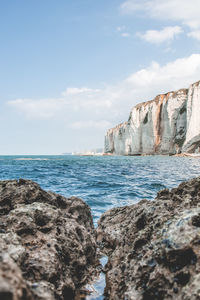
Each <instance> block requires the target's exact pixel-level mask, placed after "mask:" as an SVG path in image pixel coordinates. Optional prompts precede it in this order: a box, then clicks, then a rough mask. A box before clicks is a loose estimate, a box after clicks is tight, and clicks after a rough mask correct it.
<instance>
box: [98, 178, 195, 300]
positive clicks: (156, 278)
mask: <svg viewBox="0 0 200 300" xmlns="http://www.w3.org/2000/svg"><path fill="white" fill-rule="evenodd" d="M97 232H98V241H99V245H100V247H101V249H102V251H103V253H105V254H107V255H108V263H107V265H106V268H105V271H106V294H105V295H106V297H105V299H109V300H122V299H124V300H162V299H176V300H199V299H200V177H199V178H197V179H193V180H191V181H189V182H185V183H182V184H180V185H179V186H178V188H174V189H172V190H168V189H165V190H162V191H160V192H159V193H158V194H157V198H156V199H155V200H154V201H147V200H142V201H141V202H139V203H138V204H135V205H132V206H126V207H122V208H114V209H112V210H110V211H108V212H106V213H104V214H103V215H102V217H101V219H100V221H99V226H98V229H97Z"/></svg>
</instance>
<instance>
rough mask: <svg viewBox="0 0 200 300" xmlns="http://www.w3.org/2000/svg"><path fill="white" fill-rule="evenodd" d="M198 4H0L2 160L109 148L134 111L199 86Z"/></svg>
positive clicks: (87, 0)
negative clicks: (110, 134)
mask: <svg viewBox="0 0 200 300" xmlns="http://www.w3.org/2000/svg"><path fill="white" fill-rule="evenodd" d="M199 15H200V2H199V0H190V1H188V0H168V1H164V0H159V1H158V0H140V1H137V0H128V1H125V0H109V1H108V0H101V1H99V0H76V1H69V0H59V1H55V0H42V1H41V0H29V1H27V0H10V1H1V2H0V41H1V43H0V45H1V46H0V70H1V72H0V111H1V113H0V126H1V128H2V130H1V145H0V154H2V155H6V154H61V153H63V152H71V151H79V150H86V149H92V148H96V147H103V143H104V135H105V133H106V130H107V129H108V128H110V127H113V126H114V125H117V124H118V123H119V122H122V121H125V120H127V118H128V114H129V112H130V109H131V107H132V106H134V105H135V104H137V103H139V102H142V101H145V100H150V99H152V98H153V97H155V96H156V95H157V94H158V93H163V92H167V91H169V90H175V89H179V88H183V87H188V86H189V84H191V83H192V82H195V81H197V80H200V18H199Z"/></svg>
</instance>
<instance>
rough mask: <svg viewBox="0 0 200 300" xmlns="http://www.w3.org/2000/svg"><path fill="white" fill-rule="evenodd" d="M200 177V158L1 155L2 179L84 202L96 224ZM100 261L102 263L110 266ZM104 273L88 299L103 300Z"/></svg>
mask: <svg viewBox="0 0 200 300" xmlns="http://www.w3.org/2000/svg"><path fill="white" fill-rule="evenodd" d="M197 176H200V158H189V157H168V156H146V157H138V156H137V157H136V156H130V157H123V156H103V157H88V156H0V180H5V179H19V178H26V179H31V180H33V181H35V182H37V183H39V184H40V186H41V187H42V188H43V189H45V190H51V191H54V192H56V193H60V194H62V195H64V196H66V197H70V196H78V197H80V198H82V199H83V200H84V201H85V202H86V203H87V204H88V205H89V206H90V207H91V210H92V215H93V219H94V223H95V225H97V221H98V219H99V217H100V216H101V214H102V213H103V212H105V211H106V210H108V209H110V208H112V207H117V206H123V205H130V204H133V203H136V202H138V201H139V200H141V199H144V198H146V199H149V200H153V199H154V198H155V196H156V193H157V192H158V191H159V190H161V189H163V188H166V187H167V188H172V187H176V186H177V185H178V184H179V183H180V182H182V181H184V180H188V179H191V178H193V177H197ZM106 260H107V259H106V257H103V258H102V264H105V263H106ZM104 287H105V275H104V274H103V273H101V274H100V277H99V278H98V279H97V281H96V282H94V284H92V285H91V286H88V290H92V293H91V295H90V296H88V297H86V299H87V300H102V299H104V297H103V292H104Z"/></svg>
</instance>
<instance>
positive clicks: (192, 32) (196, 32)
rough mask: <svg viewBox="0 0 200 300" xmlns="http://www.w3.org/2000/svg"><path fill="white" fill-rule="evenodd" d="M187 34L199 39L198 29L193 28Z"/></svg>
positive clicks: (199, 31) (199, 32)
mask: <svg viewBox="0 0 200 300" xmlns="http://www.w3.org/2000/svg"><path fill="white" fill-rule="evenodd" d="M188 36H189V37H191V38H194V39H196V40H199V41H200V30H194V31H191V32H189V33H188Z"/></svg>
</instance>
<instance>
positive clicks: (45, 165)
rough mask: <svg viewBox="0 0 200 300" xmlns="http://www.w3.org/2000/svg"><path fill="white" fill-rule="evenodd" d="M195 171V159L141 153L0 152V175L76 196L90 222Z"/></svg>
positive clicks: (198, 171) (199, 168) (199, 167)
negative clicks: (85, 207)
mask: <svg viewBox="0 0 200 300" xmlns="http://www.w3.org/2000/svg"><path fill="white" fill-rule="evenodd" d="M196 176H200V159H199V158H188V157H168V156H146V157H134V156H131V157H122V156H104V157H88V156H70V155H69V156H0V180H3V179H19V178H27V179H31V180H34V181H36V182H37V183H39V184H40V185H41V187H42V188H44V189H46V190H51V191H54V192H57V193H60V194H62V195H64V196H67V197H70V196H78V197H80V198H82V199H83V200H84V201H86V202H87V204H88V205H89V206H90V207H91V209H92V214H93V216H94V221H95V223H96V222H97V220H98V218H99V217H100V215H101V214H102V213H103V212H104V211H106V210H108V209H110V208H112V207H116V206H123V205H129V204H133V203H136V202H138V201H139V200H141V199H143V198H146V199H149V200H152V199H154V197H155V196H156V193H157V191H159V190H160V189H163V188H165V187H168V188H172V187H175V186H177V185H178V184H179V183H180V182H181V181H184V180H188V179H190V178H193V177H196Z"/></svg>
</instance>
